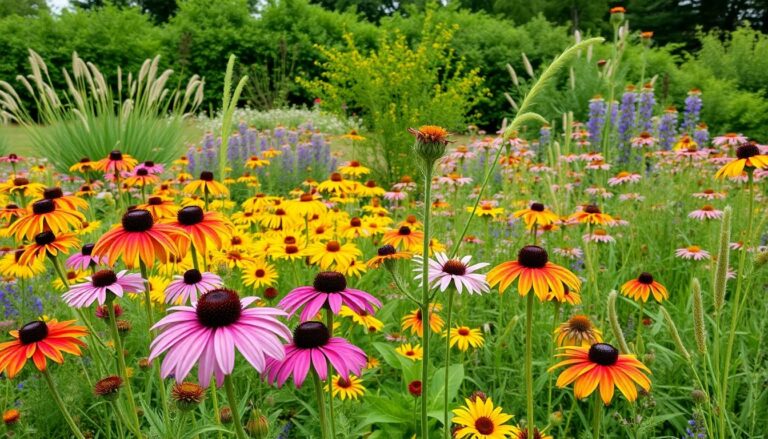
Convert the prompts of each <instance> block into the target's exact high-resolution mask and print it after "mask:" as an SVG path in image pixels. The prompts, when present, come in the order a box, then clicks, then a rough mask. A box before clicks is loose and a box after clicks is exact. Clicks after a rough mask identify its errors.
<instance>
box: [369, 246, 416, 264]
mask: <svg viewBox="0 0 768 439" xmlns="http://www.w3.org/2000/svg"><path fill="white" fill-rule="evenodd" d="M410 257H411V254H410V253H407V252H398V251H397V250H395V247H394V246H392V245H390V244H386V245H383V246H381V247H379V249H378V250H376V256H374V257H372V258H371V259H369V260H368V262H367V264H368V266H369V267H371V268H379V267H380V266H381V265H382V264H385V263H388V262H387V261H395V260H397V259H409V258H410Z"/></svg>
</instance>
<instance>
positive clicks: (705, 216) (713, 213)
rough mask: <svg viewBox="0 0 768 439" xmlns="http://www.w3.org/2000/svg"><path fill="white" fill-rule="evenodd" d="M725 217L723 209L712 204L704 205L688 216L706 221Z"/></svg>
mask: <svg viewBox="0 0 768 439" xmlns="http://www.w3.org/2000/svg"><path fill="white" fill-rule="evenodd" d="M722 217H723V211H722V210H717V209H715V208H714V206H712V205H711V204H707V205H705V206H703V207H702V208H701V209H697V210H694V211H693V212H691V213H689V214H688V218H691V219H695V220H699V221H704V220H715V219H720V218H722Z"/></svg>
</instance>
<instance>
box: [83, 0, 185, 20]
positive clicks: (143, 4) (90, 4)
mask: <svg viewBox="0 0 768 439" xmlns="http://www.w3.org/2000/svg"><path fill="white" fill-rule="evenodd" d="M71 3H72V6H74V7H76V8H79V9H95V8H103V7H104V6H106V5H110V4H111V5H114V6H117V7H119V8H127V7H138V8H139V9H141V11H142V12H143V13H145V14H149V15H150V16H151V17H152V20H153V21H154V22H155V23H165V22H167V21H168V20H170V19H171V17H173V15H174V14H176V11H177V10H178V9H179V5H178V3H177V2H176V0H71Z"/></svg>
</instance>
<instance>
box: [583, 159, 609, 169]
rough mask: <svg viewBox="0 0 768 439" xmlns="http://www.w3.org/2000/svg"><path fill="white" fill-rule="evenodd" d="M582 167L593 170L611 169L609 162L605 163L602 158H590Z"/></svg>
mask: <svg viewBox="0 0 768 439" xmlns="http://www.w3.org/2000/svg"><path fill="white" fill-rule="evenodd" d="M584 169H590V170H593V171H607V170H609V169H611V165H610V163H606V162H605V161H603V160H592V161H591V162H589V164H588V165H587V166H585V167H584Z"/></svg>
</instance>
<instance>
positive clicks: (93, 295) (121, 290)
mask: <svg viewBox="0 0 768 439" xmlns="http://www.w3.org/2000/svg"><path fill="white" fill-rule="evenodd" d="M85 279H86V280H87V282H84V283H81V284H77V285H73V286H72V287H71V288H70V289H69V291H67V292H66V293H64V295H63V296H61V297H62V299H64V302H66V303H67V305H69V306H71V307H73V308H85V307H87V306H90V305H91V304H92V303H93V302H95V301H98V302H99V305H104V303H106V301H107V293H112V294H114V295H115V296H117V297H123V294H125V293H138V292H141V291H144V279H142V278H141V275H140V274H136V273H128V271H127V270H123V271H120V272H117V273H115V272H114V271H112V270H101V271H97V272H96V273H94V274H93V275H91V276H89V277H86V278H85Z"/></svg>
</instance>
